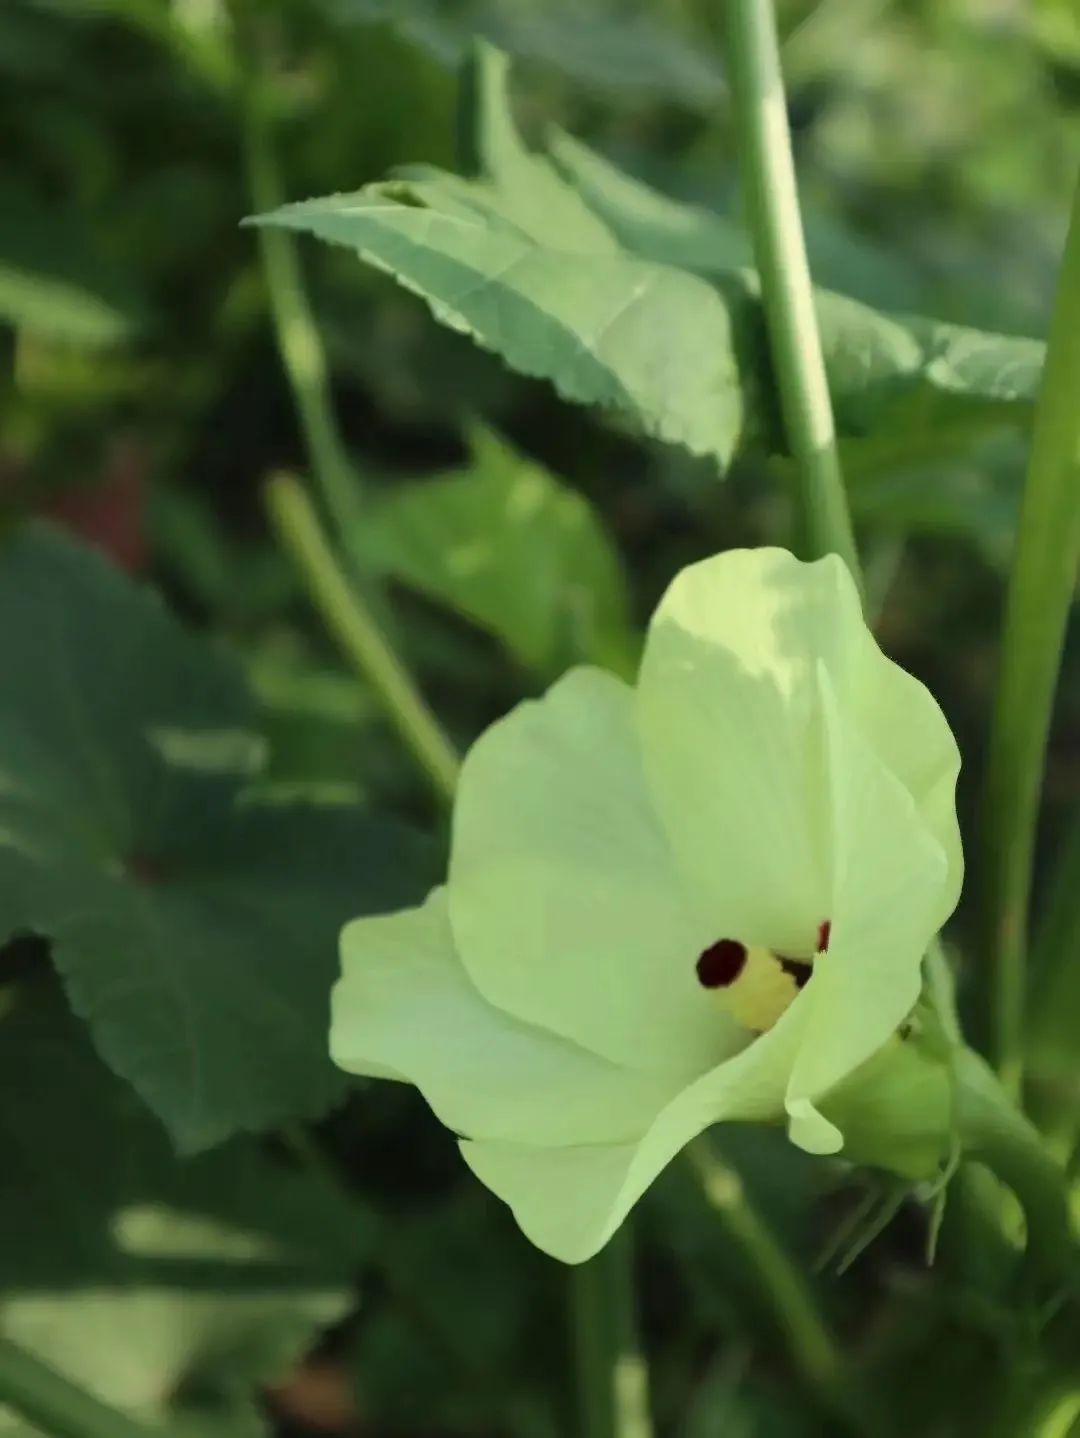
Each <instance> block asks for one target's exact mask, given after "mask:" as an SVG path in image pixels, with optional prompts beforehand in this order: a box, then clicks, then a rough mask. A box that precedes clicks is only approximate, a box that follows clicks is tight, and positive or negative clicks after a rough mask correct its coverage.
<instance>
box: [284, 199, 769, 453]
mask: <svg viewBox="0 0 1080 1438" xmlns="http://www.w3.org/2000/svg"><path fill="white" fill-rule="evenodd" d="M427 196H428V197H430V191H428V192H427ZM424 199H425V192H424V190H423V189H422V188H421V187H419V186H417V185H416V184H415V183H406V182H396V183H392V184H389V185H372V186H369V187H368V188H367V189H366V190H363V191H361V192H359V193H358V194H355V195H334V196H330V197H328V198H327V199H323V200H308V201H305V202H303V203H301V204H296V205H286V206H284V207H283V208H282V209H279V210H275V211H274V212H273V213H272V214H270V215H264V216H260V217H259V221H258V223H260V224H273V225H279V226H282V227H284V228H286V229H292V230H298V231H301V232H307V233H309V234H313V235H317V236H318V237H319V238H320V239H323V240H328V241H330V242H331V243H334V244H339V245H345V246H347V247H348V248H351V249H353V250H355V251H356V252H357V254H358V255H360V257H361V258H362V259H364V260H366V261H367V262H368V263H369V264H373V265H375V266H376V267H377V268H379V269H382V270H385V271H386V272H387V273H388V274H391V275H393V276H394V278H395V279H396V280H397V281H398V283H399V284H402V285H404V286H405V288H406V289H409V290H412V291H413V292H414V293H415V294H418V295H420V296H421V297H422V298H423V299H424V300H426V301H427V303H428V305H429V306H430V307H431V310H432V313H433V314H434V315H435V317H436V318H437V319H438V320H440V321H441V322H442V323H443V324H446V325H449V326H450V327H451V328H452V329H456V330H459V331H460V332H461V333H463V334H467V335H470V336H471V337H472V338H473V339H474V340H475V341H476V342H477V343H478V344H480V345H482V346H483V347H484V348H485V349H490V350H494V351H495V352H496V353H497V354H499V355H501V356H502V358H503V359H504V360H505V361H506V362H507V364H509V365H510V366H511V368H513V369H515V370H517V371H518V372H519V373H521V374H525V375H531V376H534V377H536V378H539V379H547V380H550V381H551V383H552V384H554V386H555V388H556V390H557V391H558V392H559V394H560V395H562V396H563V398H564V399H569V400H576V401H577V402H579V403H584V404H598V405H602V406H605V407H607V408H610V409H613V410H618V411H621V412H622V413H624V414H626V415H628V416H630V417H631V418H632V419H634V420H636V421H637V422H638V423H639V424H640V425H641V427H642V429H643V430H644V431H645V433H646V434H650V435H653V436H655V437H656V438H659V439H665V440H669V441H671V442H673V443H678V444H682V445H684V446H685V447H686V448H687V449H689V450H690V451H691V452H692V453H694V454H713V455H716V456H718V457H719V458H720V459H721V460H725V461H726V460H727V459H728V458H730V456H731V454H732V453H733V451H734V449H735V447H736V444H737V442H738V438H739V434H740V430H741V427H742V420H743V404H742V394H741V390H740V382H739V370H738V365H737V363H736V360H735V354H734V340H735V337H734V332H733V321H732V315H731V312H730V308H729V304H728V301H727V299H726V298H725V297H724V296H723V295H722V294H721V292H720V291H719V290H717V289H716V288H715V287H714V286H712V285H710V284H708V283H707V282H706V281H705V280H702V279H700V278H699V277H698V276H697V275H692V274H689V273H687V272H685V271H681V270H676V269H672V268H670V267H668V266H665V265H657V264H653V263H651V262H649V261H647V260H640V259H637V258H635V257H634V256H632V255H628V254H608V255H602V254H582V253H577V252H574V251H572V250H561V249H555V248H552V247H550V246H545V245H539V244H537V243H535V242H534V241H532V240H530V239H529V238H528V237H527V236H526V235H525V234H524V233H523V232H522V231H520V230H518V229H516V228H515V227H513V226H512V225H511V224H510V223H509V222H506V221H501V220H495V219H485V218H481V217H480V216H476V217H474V218H471V219H470V218H466V217H464V216H463V215H461V214H442V213H439V212H438V211H436V210H433V209H428V208H425V207H424Z"/></svg>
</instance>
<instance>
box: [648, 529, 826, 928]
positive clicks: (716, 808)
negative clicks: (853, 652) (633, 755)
mask: <svg viewBox="0 0 1080 1438" xmlns="http://www.w3.org/2000/svg"><path fill="white" fill-rule="evenodd" d="M812 569H813V566H806V565H800V564H799V563H798V561H796V560H794V559H793V558H792V557H791V555H789V554H787V553H785V552H784V551H782V550H776V549H764V550H733V551H730V552H728V553H726V554H722V555H719V556H717V557H716V558H715V559H710V560H707V561H705V562H704V563H702V564H695V565H692V566H691V567H690V568H688V569H684V570H683V571H682V573H681V574H680V575H679V576H678V577H677V578H676V579H675V581H674V582H673V583H672V585H671V587H670V588H669V589H668V591H667V593H666V595H665V596H664V598H663V599H662V600H661V602H660V606H659V608H658V609H657V611H656V613H655V615H654V616H653V620H652V623H651V625H650V628H649V634H648V638H647V641H646V646H645V655H644V658H643V661H642V668H641V676H640V678H639V680H638V695H637V720H638V725H639V729H640V733H641V740H642V759H643V764H644V768H645V773H646V777H647V780H648V782H649V786H650V788H651V790H652V793H653V795H654V798H655V800H656V805H657V809H658V811H659V813H660V816H661V818H662V820H663V822H664V826H665V828H666V830H667V833H668V836H669V838H670V841H671V845H672V848H673V850H674V852H675V854H676V858H677V861H678V863H679V866H680V868H681V869H682V871H683V872H684V873H685V874H686V875H687V876H688V878H690V879H692V880H693V881H694V884H695V887H696V889H697V891H698V892H699V893H700V894H701V895H702V898H703V901H704V902H705V903H707V904H708V906H709V908H710V911H711V912H712V913H713V914H714V915H715V916H716V921H718V922H721V924H722V926H723V928H724V933H725V934H727V935H730V936H731V937H734V938H738V939H740V940H741V941H742V942H743V943H745V944H760V945H762V946H763V947H765V948H771V949H773V950H775V951H777V952H780V953H789V954H800V953H804V952H806V945H807V943H808V941H812V939H813V936H814V935H815V934H816V933H817V927H818V925H819V924H820V923H821V921H822V920H823V919H825V918H827V917H828V915H827V913H826V912H825V910H824V907H823V905H824V902H825V899H826V896H827V894H828V887H829V886H828V865H827V858H828V856H827V854H826V853H825V852H824V851H823V847H822V844H821V842H820V836H821V834H822V832H823V830H824V829H825V827H826V820H825V812H824V808H823V799H824V795H822V794H821V793H820V788H821V786H820V783H819V780H818V769H819V760H818V757H817V754H816V752H815V749H814V745H813V742H812V733H811V730H812V725H813V719H814V711H815V709H816V698H815V696H814V692H813V667H812V666H813V658H814V653H813V652H812V651H810V652H808V651H807V646H806V644H805V637H804V635H803V634H802V633H801V630H800V626H801V620H800V606H801V605H802V604H803V602H804V597H805V590H806V575H807V574H808V573H809V572H811V571H812ZM808 675H809V681H810V682H809V683H808Z"/></svg>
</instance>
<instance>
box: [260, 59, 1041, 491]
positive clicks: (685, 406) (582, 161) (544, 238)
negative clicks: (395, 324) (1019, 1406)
mask: <svg viewBox="0 0 1080 1438" xmlns="http://www.w3.org/2000/svg"><path fill="white" fill-rule="evenodd" d="M478 78H479V80H480V83H479V84H478V85H477V87H476V113H475V115H474V117H473V134H474V145H473V148H474V151H475V154H476V158H477V159H478V160H479V162H480V163H481V165H482V173H481V174H480V176H479V178H477V179H474V180H465V179H462V178H460V177H457V176H450V175H445V174H441V173H440V172H438V171H434V170H431V169H428V168H421V169H419V170H410V171H408V172H407V174H408V179H406V180H399V181H397V182H393V183H390V184H385V185H374V186H369V187H368V188H367V189H365V190H363V191H360V192H359V193H357V194H355V195H338V196H330V197H328V198H326V199H322V200H310V201H307V202H305V203H303V204H299V205H290V206H286V207H285V208H283V209H280V210H277V211H275V212H274V213H273V214H271V215H264V216H260V217H258V220H257V223H261V224H274V225H281V226H284V227H286V228H291V229H295V230H299V231H305V232H307V233H310V234H314V235H317V236H318V237H320V238H321V239H324V240H327V241H329V242H331V243H336V244H341V245H345V246H347V247H349V248H352V249H353V250H355V252H356V253H357V254H358V255H359V256H360V257H361V259H363V260H365V261H366V262H367V263H369V264H372V265H374V266H375V267H376V268H379V269H382V270H384V271H385V272H386V273H388V274H390V275H392V276H393V277H394V278H395V279H396V280H397V281H398V283H399V284H401V285H402V286H403V287H404V288H406V289H408V290H411V291H412V292H413V293H415V294H418V295H420V296H421V297H422V298H423V299H424V300H425V301H426V302H427V304H428V305H429V307H430V309H431V310H432V313H433V314H434V315H435V317H436V318H437V319H438V320H440V321H441V322H442V323H443V324H445V325H447V326H449V327H450V328H451V329H455V330H457V331H459V332H461V333H464V334H467V335H469V336H470V337H471V338H472V339H473V340H475V341H476V343H478V344H479V345H481V346H482V347H483V348H485V349H489V350H492V351H494V352H495V353H497V354H499V355H501V357H502V358H503V359H504V360H505V361H506V363H507V364H509V365H510V367H511V368H512V369H515V370H517V371H519V372H520V373H522V374H526V375H530V376H534V377H537V378H542V379H547V380H548V381H550V382H551V383H552V384H553V385H554V386H555V388H556V390H557V391H558V393H559V394H560V395H562V396H563V397H564V398H566V399H569V400H574V401H577V402H579V403H584V404H596V405H600V406H603V407H606V408H608V409H612V410H615V411H618V412H621V413H622V414H625V415H627V416H629V417H630V418H631V419H632V420H633V421H634V422H635V423H636V424H637V425H638V426H639V427H640V428H641V429H642V430H643V431H644V433H645V434H647V435H649V436H652V437H655V438H658V439H663V440H667V441H670V442H673V443H677V444H681V445H683V446H684V447H685V448H686V449H688V450H689V451H690V452H691V453H693V454H696V455H707V456H712V457H714V458H716V459H717V460H718V461H719V463H720V464H721V465H726V463H727V462H728V461H729V460H730V458H731V456H732V454H733V453H734V452H735V450H736V449H737V448H738V446H739V445H740V443H743V442H745V441H746V440H747V438H748V437H749V436H751V435H752V436H753V438H754V439H755V441H757V440H761V441H762V443H763V446H764V447H765V448H767V449H771V450H772V451H773V452H782V449H783V444H782V440H781V438H780V435H779V432H778V425H777V417H776V414H775V413H774V410H773V408H772V407H770V406H769V405H768V404H761V403H760V399H761V397H762V396H764V395H768V394H769V393H770V391H771V388H772V379H771V376H770V374H769V372H768V367H767V365H766V364H765V363H764V362H763V354H764V350H763V346H762V345H761V336H762V334H763V332H764V322H763V317H762V314H761V307H760V301H759V297H758V293H757V279H756V276H755V275H754V274H753V272H752V271H751V270H749V269H748V268H747V266H746V261H747V259H748V258H749V255H748V249H747V246H746V243H745V240H744V239H743V238H742V237H741V236H740V234H739V233H738V232H737V231H735V230H733V229H732V228H731V227H730V226H729V225H728V224H727V223H726V222H725V221H723V220H722V219H721V218H720V217H719V216H712V215H709V214H708V213H707V212H705V211H702V210H700V209H699V208H695V207H690V206H685V205H681V204H678V203H677V202H675V201H672V200H669V199H667V198H666V197H664V196H661V195H659V194H657V193H656V192H654V191H651V190H650V189H649V188H648V187H647V186H645V185H643V184H641V182H639V181H636V180H632V179H631V178H630V177H628V176H626V175H623V174H621V172H619V171H618V170H616V169H615V168H614V167H613V166H611V165H610V164H609V163H608V162H606V161H603V160H601V159H600V158H599V157H598V156H596V155H594V154H592V153H591V152H590V151H589V150H587V149H586V147H585V146H583V145H581V144H579V143H578V142H576V141H571V140H569V139H568V138H567V137H565V136H559V135H558V134H556V135H555V136H554V138H553V139H552V141H551V144H550V151H551V157H552V160H553V162H554V169H553V168H552V166H551V165H550V164H548V163H547V162H541V161H540V160H539V159H538V157H537V156H534V155H531V154H530V153H529V152H528V151H526V150H525V148H524V147H523V145H522V144H521V141H520V138H519V137H518V135H517V132H516V130H515V129H514V126H513V121H512V119H511V117H510V111H509V105H508V100H507V95H506V91H505V73H504V71H503V70H502V68H501V66H500V65H499V64H498V62H497V61H495V60H493V59H492V57H491V55H490V52H482V53H481V63H480V66H479V77H478ZM556 171H558V175H556ZM559 175H561V177H562V178H561V179H560V178H558V176H559ZM568 185H573V187H574V188H575V189H576V191H577V196H576V199H575V201H574V202H571V201H570V200H569V199H568ZM583 207H584V208H583ZM584 212H588V213H591V214H592V216H593V222H592V223H590V222H588V221H583V219H582V215H583V213H584ZM612 237H614V239H615V240H616V241H617V242H618V244H619V245H620V246H621V248H618V249H616V250H612V248H611V244H612ZM816 303H817V311H818V319H819V324H820V328H821V336H822V345H823V349H824V354H825V362H826V368H827V370H828V375H829V383H830V389H831V392H832V396H833V402H834V406H835V410H836V417H837V426H838V430H839V432H840V434H841V436H842V437H862V436H865V435H867V434H869V433H871V432H873V434H874V436H875V439H880V438H881V437H882V436H883V435H885V434H891V435H892V436H893V437H894V440H895V441H896V442H895V443H894V445H893V451H892V453H893V456H894V458H895V460H896V461H897V462H898V463H903V462H904V461H905V459H906V458H907V455H906V452H905V446H909V445H910V446H913V447H917V448H918V449H919V451H920V453H921V454H925V453H926V452H927V451H929V452H930V453H931V455H932V454H933V453H934V450H935V445H936V444H937V441H938V439H939V438H940V442H941V447H950V446H952V445H953V444H954V443H955V435H956V433H957V431H958V429H960V428H962V427H964V426H969V427H970V429H971V432H972V433H975V432H977V431H978V430H979V429H986V428H993V427H995V426H1000V425H1002V424H1003V423H1004V424H1011V425H1013V426H1015V425H1017V424H1021V423H1023V422H1024V420H1025V417H1026V414H1027V411H1028V408H1029V406H1030V403H1031V401H1032V399H1033V397H1034V393H1035V388H1036V385H1037V382H1038V376H1039V371H1040V367H1041V363H1042V356H1043V352H1044V347H1043V346H1042V345H1041V344H1040V343H1039V342H1037V341H1034V340H1026V339H1022V338H1015V337H1012V336H1007V335H991V334H983V333H980V332H978V331H975V330H971V329H965V328H964V327H962V326H957V325H949V324H944V323H942V322H939V321H935V320H931V319H927V318H924V317H920V316H914V317H910V316H899V315H888V314H882V313H881V312H879V311H877V310H875V309H872V308H870V307H869V306H867V305H865V304H861V303H860V302H858V301H856V300H853V299H850V298H848V297H847V296H845V295H839V294H834V293H831V292H829V291H828V290H818V291H817V292H816Z"/></svg>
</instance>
